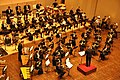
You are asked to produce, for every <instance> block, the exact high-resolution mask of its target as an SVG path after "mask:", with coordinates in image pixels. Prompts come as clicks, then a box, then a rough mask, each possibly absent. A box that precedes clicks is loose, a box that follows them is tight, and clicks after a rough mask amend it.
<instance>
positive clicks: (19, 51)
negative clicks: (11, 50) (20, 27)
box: [18, 41, 23, 63]
mask: <svg viewBox="0 0 120 80" xmlns="http://www.w3.org/2000/svg"><path fill="white" fill-rule="evenodd" d="M22 48H23V45H22V41H20V43H19V44H18V60H19V61H20V62H21V63H22V59H21V55H22Z"/></svg>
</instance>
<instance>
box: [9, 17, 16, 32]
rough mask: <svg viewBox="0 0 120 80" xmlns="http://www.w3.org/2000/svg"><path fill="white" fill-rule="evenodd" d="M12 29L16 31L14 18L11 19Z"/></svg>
mask: <svg viewBox="0 0 120 80" xmlns="http://www.w3.org/2000/svg"><path fill="white" fill-rule="evenodd" d="M10 29H11V30H12V31H15V30H16V22H15V21H14V20H13V19H12V20H11V23H10Z"/></svg>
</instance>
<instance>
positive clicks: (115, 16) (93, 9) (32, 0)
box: [0, 0, 120, 31]
mask: <svg viewBox="0 0 120 80" xmlns="http://www.w3.org/2000/svg"><path fill="white" fill-rule="evenodd" d="M57 1H58V3H61V0H57ZM26 2H27V3H28V4H30V5H31V8H32V5H34V4H36V3H41V4H42V5H43V6H47V5H52V3H53V2H54V0H0V14H1V13H2V11H4V10H6V9H7V7H8V5H9V6H11V8H12V9H13V10H14V12H15V6H16V5H17V3H19V4H20V6H21V7H22V9H23V6H24V5H25V3H26ZM65 4H66V7H67V11H69V10H70V9H73V10H75V9H76V8H77V7H78V6H80V7H81V9H83V11H84V12H86V14H87V16H88V18H90V19H91V18H92V17H93V16H94V15H96V16H97V15H100V16H101V18H103V17H104V16H111V21H112V22H117V23H118V24H119V25H120V21H119V20H120V14H119V13H120V10H119V8H120V0H111V1H109V0H65ZM118 31H120V27H119V28H118Z"/></svg>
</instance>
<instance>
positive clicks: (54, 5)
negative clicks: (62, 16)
mask: <svg viewBox="0 0 120 80" xmlns="http://www.w3.org/2000/svg"><path fill="white" fill-rule="evenodd" d="M57 5H58V3H57V0H55V2H54V3H53V7H54V8H55V7H57Z"/></svg>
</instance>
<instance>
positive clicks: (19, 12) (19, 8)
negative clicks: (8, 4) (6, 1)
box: [15, 4, 22, 16]
mask: <svg viewBox="0 0 120 80" xmlns="http://www.w3.org/2000/svg"><path fill="white" fill-rule="evenodd" d="M15 9H16V14H17V16H19V15H21V14H22V11H21V6H19V4H17V6H16V7H15Z"/></svg>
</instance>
